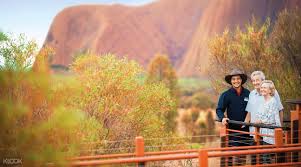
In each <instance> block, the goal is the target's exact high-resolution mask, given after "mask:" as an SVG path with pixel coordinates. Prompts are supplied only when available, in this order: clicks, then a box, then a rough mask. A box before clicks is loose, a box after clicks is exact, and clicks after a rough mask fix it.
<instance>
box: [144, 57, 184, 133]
mask: <svg viewBox="0 0 301 167" xmlns="http://www.w3.org/2000/svg"><path fill="white" fill-rule="evenodd" d="M177 82H178V79H177V76H176V72H175V70H174V69H173V67H172V64H171V63H170V60H169V58H168V57H167V56H166V55H162V54H157V55H155V57H154V59H153V60H152V61H151V62H150V64H149V67H148V73H147V78H146V83H147V84H149V83H163V84H164V85H165V86H166V87H167V88H168V89H169V91H170V95H171V97H172V98H173V100H174V101H175V102H176V106H178V101H179V89H178V86H177ZM176 116H177V107H175V108H174V109H172V110H170V111H169V112H167V115H166V119H167V120H169V122H168V125H167V128H168V129H170V130H174V129H175V126H176V123H175V118H176Z"/></svg>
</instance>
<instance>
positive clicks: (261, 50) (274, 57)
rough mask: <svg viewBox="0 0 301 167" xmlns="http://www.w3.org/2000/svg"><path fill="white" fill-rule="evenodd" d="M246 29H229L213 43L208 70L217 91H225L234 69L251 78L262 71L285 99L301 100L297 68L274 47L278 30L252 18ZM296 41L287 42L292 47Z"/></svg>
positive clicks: (266, 22)
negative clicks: (257, 71)
mask: <svg viewBox="0 0 301 167" xmlns="http://www.w3.org/2000/svg"><path fill="white" fill-rule="evenodd" d="M282 14H283V13H281V14H280V16H281V15H282ZM278 19H279V17H278ZM277 22H279V21H276V25H277V24H278V23H277ZM286 26H294V25H290V24H287V25H286ZM300 28H301V27H300V26H299V30H298V31H301V29H300ZM245 29H246V30H245V31H242V30H241V29H240V28H239V27H238V28H237V29H236V31H235V32H230V31H229V30H228V29H226V30H225V31H224V33H223V34H222V35H220V36H216V37H215V38H213V39H212V40H211V42H210V46H209V48H210V67H211V68H210V69H209V70H208V74H209V75H208V76H209V77H210V80H211V84H212V86H213V87H214V88H215V90H216V91H217V92H221V91H222V90H223V89H225V87H226V86H227V84H226V83H225V82H224V76H225V75H226V74H228V73H229V72H230V71H231V70H232V69H233V68H239V69H242V70H244V71H245V72H246V73H247V74H249V75H250V74H251V73H252V72H253V71H255V70H261V71H263V72H264V73H265V74H266V77H267V79H271V80H273V81H274V83H275V85H276V88H277V90H278V91H279V92H280V95H281V96H282V99H287V98H296V97H298V96H299V97H300V91H297V89H300V79H298V75H296V73H294V70H293V69H294V67H293V66H292V65H291V64H289V63H287V59H285V56H284V54H283V53H281V52H279V50H278V48H275V47H274V43H275V40H273V39H274V38H273V36H276V34H275V33H273V31H275V30H276V29H273V27H271V25H270V20H269V19H267V20H266V21H265V22H264V23H263V24H259V23H258V22H257V21H256V19H253V20H252V22H251V23H250V24H248V25H246V27H245ZM271 31H272V33H270V32H271ZM278 31H279V30H278ZM283 33H286V32H283ZM273 34H274V35H273ZM278 42H280V41H278ZM282 42H284V41H282ZM293 42H294V41H293V40H290V41H286V43H288V44H289V45H291V44H292V43H293ZM299 47H300V45H299ZM271 67H273V68H271ZM217 78H218V79H217ZM247 87H250V83H247Z"/></svg>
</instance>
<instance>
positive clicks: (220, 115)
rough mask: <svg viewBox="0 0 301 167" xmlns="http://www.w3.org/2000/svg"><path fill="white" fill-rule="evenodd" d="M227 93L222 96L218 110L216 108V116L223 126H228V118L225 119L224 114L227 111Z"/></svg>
mask: <svg viewBox="0 0 301 167" xmlns="http://www.w3.org/2000/svg"><path fill="white" fill-rule="evenodd" d="M225 96H226V95H225V93H223V94H221V96H220V97H219V100H218V104H217V108H216V115H217V117H218V119H219V121H221V122H222V124H223V125H227V124H228V123H227V120H229V119H228V118H225V116H224V113H225V111H226V106H227V105H226V99H225Z"/></svg>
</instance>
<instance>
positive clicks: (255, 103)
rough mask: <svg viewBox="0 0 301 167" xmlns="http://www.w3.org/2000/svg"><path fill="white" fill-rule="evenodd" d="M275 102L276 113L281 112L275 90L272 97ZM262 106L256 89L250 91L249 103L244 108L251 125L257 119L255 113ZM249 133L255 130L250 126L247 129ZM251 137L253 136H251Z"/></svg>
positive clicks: (262, 103)
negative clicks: (249, 116)
mask: <svg viewBox="0 0 301 167" xmlns="http://www.w3.org/2000/svg"><path fill="white" fill-rule="evenodd" d="M274 98H275V101H276V107H277V110H278V111H281V110H283V105H282V103H281V100H280V97H279V94H278V92H277V90H275V95H274ZM263 105H264V98H263V96H261V95H260V94H259V93H258V92H257V90H256V89H254V90H252V91H251V93H250V95H249V102H248V104H247V107H246V111H247V112H249V113H250V115H251V120H250V122H251V123H255V122H256V120H258V119H257V116H256V115H257V112H258V111H259V109H260V108H261V107H262V106H263ZM249 130H250V132H254V131H255V128H254V127H252V126H250V128H249ZM251 136H254V135H252V134H251Z"/></svg>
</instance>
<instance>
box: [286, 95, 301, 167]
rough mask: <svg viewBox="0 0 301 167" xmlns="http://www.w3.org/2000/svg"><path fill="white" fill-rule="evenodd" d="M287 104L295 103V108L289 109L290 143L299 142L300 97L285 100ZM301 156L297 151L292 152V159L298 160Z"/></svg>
mask: <svg viewBox="0 0 301 167" xmlns="http://www.w3.org/2000/svg"><path fill="white" fill-rule="evenodd" d="M286 102H287V103H289V104H294V105H296V110H292V111H291V143H293V144H294V143H301V133H300V130H301V99H299V100H292V99H289V100H286ZM300 159H301V156H299V153H298V152H293V153H292V161H293V162H298V161H300Z"/></svg>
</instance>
